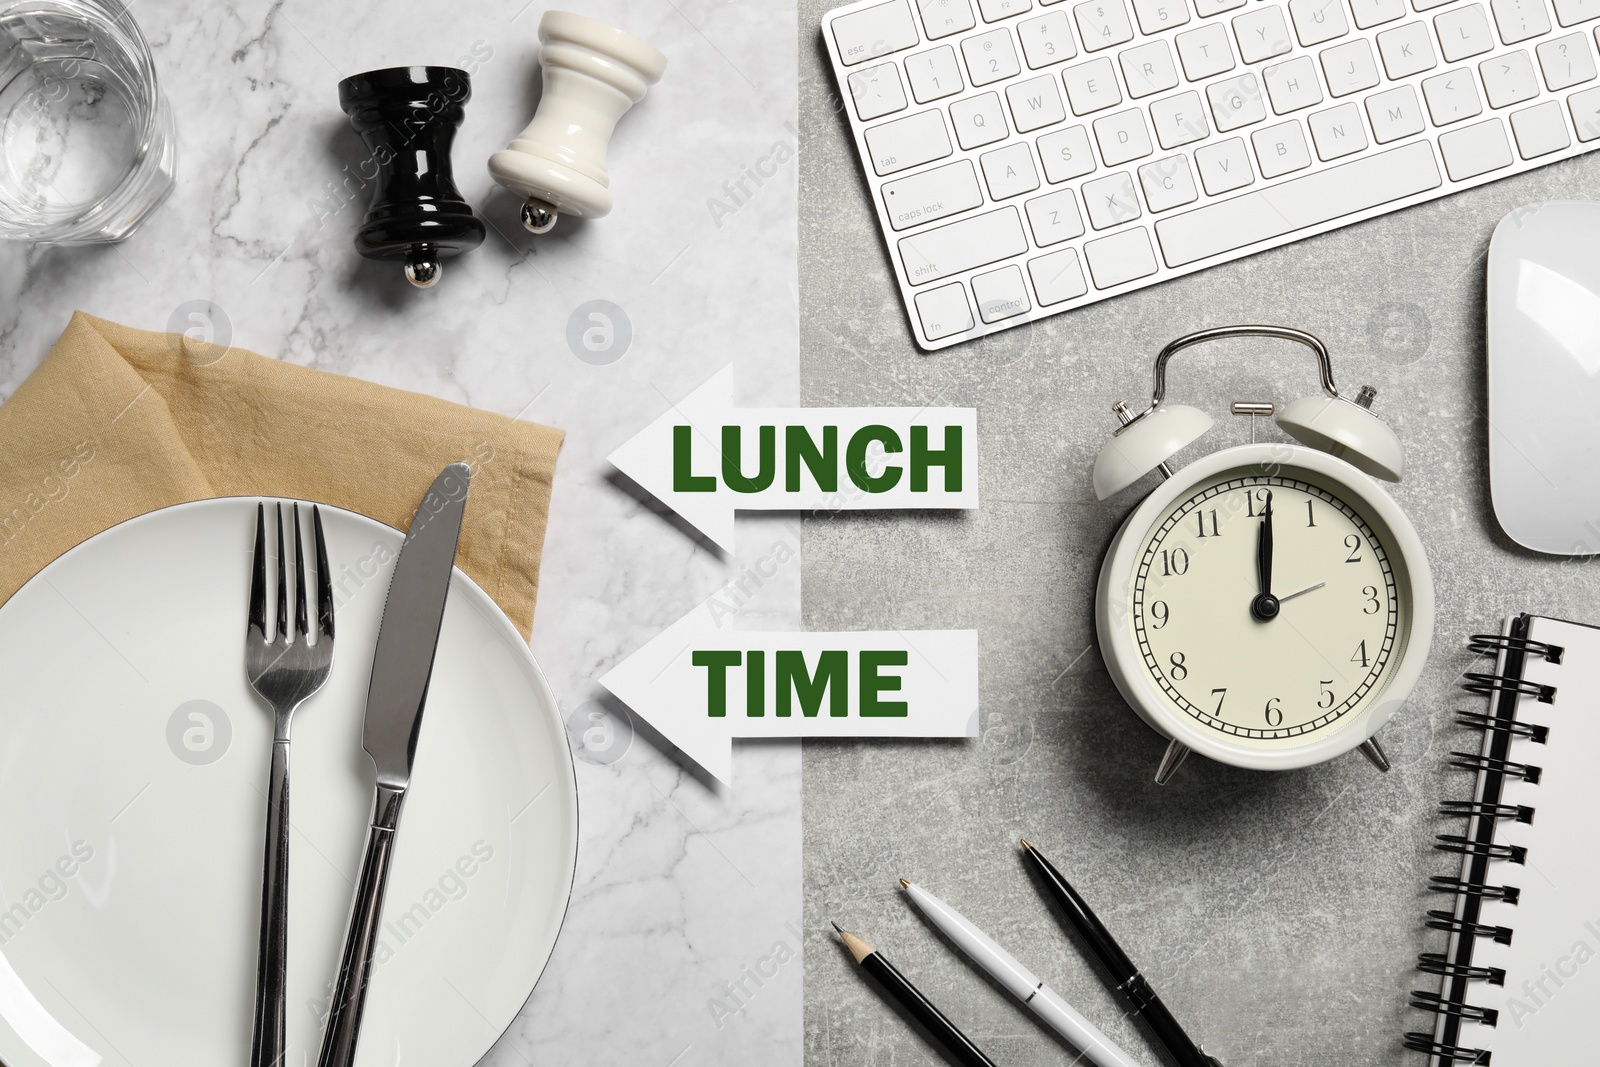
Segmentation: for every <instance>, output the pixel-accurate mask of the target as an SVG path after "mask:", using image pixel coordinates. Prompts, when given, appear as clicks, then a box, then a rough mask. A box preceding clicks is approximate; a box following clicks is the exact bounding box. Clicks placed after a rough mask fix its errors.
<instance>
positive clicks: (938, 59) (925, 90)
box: [906, 45, 966, 104]
mask: <svg viewBox="0 0 1600 1067" xmlns="http://www.w3.org/2000/svg"><path fill="white" fill-rule="evenodd" d="M906 79H907V80H908V81H910V82H911V95H912V96H914V97H916V99H917V103H919V104H926V103H927V102H928V101H929V100H938V99H939V98H941V97H945V96H950V95H952V94H954V93H959V92H960V91H961V90H962V89H964V88H966V86H965V85H963V84H962V81H961V68H960V67H958V66H957V65H956V51H955V49H953V48H951V47H950V46H949V45H944V46H942V47H939V48H934V49H930V50H929V51H927V52H917V53H916V54H914V55H909V56H906Z"/></svg>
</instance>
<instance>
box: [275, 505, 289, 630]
mask: <svg viewBox="0 0 1600 1067" xmlns="http://www.w3.org/2000/svg"><path fill="white" fill-rule="evenodd" d="M274 506H275V507H276V508H277V510H278V632H277V640H278V642H279V643H280V644H286V643H287V642H288V634H289V582H288V571H287V569H286V567H287V564H286V563H285V561H284V558H283V557H284V556H286V555H288V554H289V542H287V541H285V540H284V539H283V505H282V504H281V503H280V504H276V505H274Z"/></svg>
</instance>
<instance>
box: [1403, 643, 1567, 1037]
mask: <svg viewBox="0 0 1600 1067" xmlns="http://www.w3.org/2000/svg"><path fill="white" fill-rule="evenodd" d="M1526 626H1527V624H1526V622H1525V621H1524V620H1522V619H1518V620H1516V621H1515V622H1514V623H1513V625H1512V627H1511V630H1510V632H1508V633H1504V634H1477V635H1474V636H1473V637H1472V638H1471V639H1470V640H1469V641H1468V642H1467V647H1468V648H1469V649H1470V650H1471V651H1473V652H1475V653H1478V654H1479V655H1488V656H1494V657H1496V658H1497V660H1499V670H1497V671H1495V672H1492V673H1480V672H1468V673H1467V674H1466V676H1465V680H1464V681H1463V682H1462V688H1464V689H1466V690H1467V691H1468V692H1471V693H1479V694H1482V695H1485V696H1488V697H1490V698H1491V699H1492V710H1491V711H1490V712H1489V713H1488V714H1484V713H1481V712H1467V711H1463V712H1458V713H1457V715H1456V721H1457V722H1458V723H1460V724H1461V725H1463V726H1470V727H1473V728H1474V729H1477V730H1481V731H1483V732H1484V733H1486V734H1488V735H1490V741H1489V745H1488V751H1487V752H1483V753H1477V752H1452V753H1451V754H1450V763H1451V765H1452V766H1455V767H1460V768H1462V769H1464V770H1471V771H1475V772H1477V776H1479V777H1481V778H1482V781H1483V789H1482V792H1481V799H1478V800H1447V801H1445V802H1444V803H1442V804H1441V805H1440V806H1439V814H1440V815H1441V816H1443V817H1445V818H1452V819H1461V818H1465V819H1466V820H1467V832H1466V833H1464V834H1439V835H1437V837H1436V839H1435V841H1434V847H1435V848H1437V849H1440V850H1442V851H1446V852H1454V853H1459V854H1462V855H1464V856H1466V857H1467V860H1468V868H1467V876H1466V877H1464V878H1453V877H1447V876H1443V875H1435V876H1434V877H1433V878H1431V879H1430V880H1429V885H1428V888H1429V889H1431V890H1433V891H1434V892H1438V893H1448V894H1450V895H1452V896H1454V897H1456V898H1457V904H1456V907H1455V908H1454V909H1451V910H1444V909H1433V910H1430V911H1429V912H1428V919H1427V925H1428V926H1429V927H1430V928H1432V929H1435V930H1444V931H1447V932H1449V933H1450V934H1451V935H1452V938H1451V946H1452V949H1453V952H1451V953H1445V952H1424V953H1422V954H1421V955H1420V956H1418V957H1417V969H1418V970H1419V971H1422V972H1424V973H1425V974H1433V975H1438V976H1440V977H1441V978H1443V979H1445V980H1446V982H1448V986H1447V990H1448V991H1447V992H1446V993H1443V994H1441V993H1438V992H1433V991H1429V990H1414V991H1413V992H1412V994H1411V1006H1412V1007H1414V1008H1421V1009H1423V1010H1425V1011H1431V1012H1434V1013H1436V1014H1438V1015H1441V1016H1443V1017H1444V1018H1445V1023H1444V1025H1443V1026H1442V1027H1441V1029H1440V1030H1439V1031H1438V1032H1437V1033H1423V1032H1420V1031H1412V1032H1410V1033H1407V1034H1406V1035H1405V1047H1406V1048H1408V1049H1411V1050H1412V1051H1414V1052H1422V1053H1426V1054H1427V1055H1428V1056H1429V1057H1430V1059H1431V1062H1432V1063H1433V1064H1434V1065H1443V1064H1454V1063H1470V1064H1478V1065H1481V1067H1488V1065H1489V1062H1490V1053H1489V1051H1488V1050H1486V1049H1480V1048H1471V1047H1467V1046H1465V1045H1461V1044H1458V1043H1457V1042H1458V1040H1459V1034H1460V1026H1461V1023H1463V1022H1471V1023H1478V1024H1480V1025H1485V1026H1494V1025H1495V1024H1496V1023H1497V1022H1498V1021H1499V1014H1500V1013H1499V1012H1498V1011H1497V1010H1496V1009H1494V1008H1487V1007H1483V1006H1481V1005H1477V1004H1472V1003H1469V1002H1468V999H1467V998H1468V996H1469V995H1470V991H1469V986H1470V984H1471V983H1474V982H1477V983H1487V984H1489V985H1504V984H1505V980H1506V974H1505V971H1503V970H1502V969H1500V968H1498V967H1483V966H1477V965H1474V964H1473V963H1472V948H1473V944H1474V943H1475V942H1476V941H1477V940H1478V939H1479V938H1488V939H1492V940H1494V941H1498V942H1500V943H1502V944H1508V943H1510V941H1511V935H1512V931H1511V929H1510V928H1509V927H1506V926H1499V925H1496V924H1492V923H1484V922H1480V921H1479V919H1480V915H1481V912H1480V909H1481V907H1482V904H1483V902H1484V901H1486V900H1488V901H1503V902H1505V903H1508V904H1515V903H1516V902H1517V898H1518V896H1519V894H1520V892H1521V891H1520V890H1519V889H1518V888H1517V887H1516V886H1511V885H1491V884H1489V882H1488V879H1487V875H1488V869H1489V861H1490V860H1491V859H1494V860H1507V861H1510V862H1512V863H1523V862H1525V860H1526V859H1527V850H1526V849H1525V848H1522V847H1520V846H1514V845H1507V844H1503V843H1501V842H1497V841H1496V840H1495V839H1494V832H1495V827H1496V826H1497V825H1498V824H1499V823H1500V822H1501V821H1513V822H1532V821H1533V814H1534V809H1533V808H1531V807H1529V806H1527V805H1525V804H1505V803H1501V801H1500V796H1501V786H1502V784H1503V783H1504V782H1505V781H1506V780H1507V779H1511V778H1520V779H1522V780H1523V781H1526V782H1528V783H1530V784H1534V785H1537V784H1538V782H1539V776H1540V768H1539V767H1537V766H1534V765H1532V764H1528V763H1517V762H1512V761H1511V760H1509V759H1507V758H1506V755H1507V753H1508V752H1509V750H1510V744H1511V740H1512V738H1517V737H1520V738H1525V739H1527V740H1530V741H1533V742H1534V743H1536V744H1543V743H1545V740H1546V737H1547V731H1546V729H1545V728H1544V727H1542V726H1539V725H1537V724H1534V723H1526V722H1519V721H1518V720H1517V717H1516V715H1517V700H1518V698H1519V697H1531V698H1533V699H1535V700H1538V701H1539V702H1541V703H1545V704H1548V703H1551V702H1553V701H1554V700H1555V696H1556V687H1555V686H1550V685H1539V684H1536V683H1533V682H1528V681H1526V680H1524V679H1523V677H1522V668H1523V664H1524V663H1526V662H1527V661H1528V660H1530V659H1543V660H1546V661H1547V662H1550V663H1560V662H1561V659H1562V656H1563V654H1564V650H1563V649H1562V648H1561V647H1560V646H1557V645H1552V644H1548V643H1546V642H1543V641H1533V640H1530V639H1528V637H1527V636H1526V632H1525V631H1526Z"/></svg>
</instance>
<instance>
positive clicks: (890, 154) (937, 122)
mask: <svg viewBox="0 0 1600 1067" xmlns="http://www.w3.org/2000/svg"><path fill="white" fill-rule="evenodd" d="M1002 121H1003V120H1002ZM866 138H867V152H868V153H869V154H870V155H871V156H872V169H873V170H875V171H877V172H878V173H879V174H893V173H895V172H896V171H901V170H905V169H906V168H908V167H916V166H920V165H921V164H923V163H931V162H933V161H934V160H936V159H942V158H944V157H945V156H948V155H949V154H950V153H951V152H952V151H954V150H953V149H952V148H951V147H950V135H949V134H947V133H946V132H945V128H944V116H943V115H941V114H939V112H938V111H923V112H920V113H919V114H916V115H910V116H908V117H906V118H903V119H895V120H894V121H893V122H885V123H884V124H883V125H881V126H874V127H872V128H871V129H869V130H868V131H867V134H866Z"/></svg>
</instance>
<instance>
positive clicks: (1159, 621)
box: [1150, 600, 1172, 630]
mask: <svg viewBox="0 0 1600 1067" xmlns="http://www.w3.org/2000/svg"><path fill="white" fill-rule="evenodd" d="M1171 616H1172V613H1171V611H1170V610H1169V609H1168V608H1167V602H1166V601H1165V600H1157V601H1156V602H1155V603H1153V604H1151V605H1150V617H1151V618H1152V619H1154V620H1155V623H1154V625H1152V626H1151V629H1153V630H1159V629H1161V628H1162V627H1164V626H1166V625H1167V620H1168V619H1169V618H1171Z"/></svg>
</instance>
